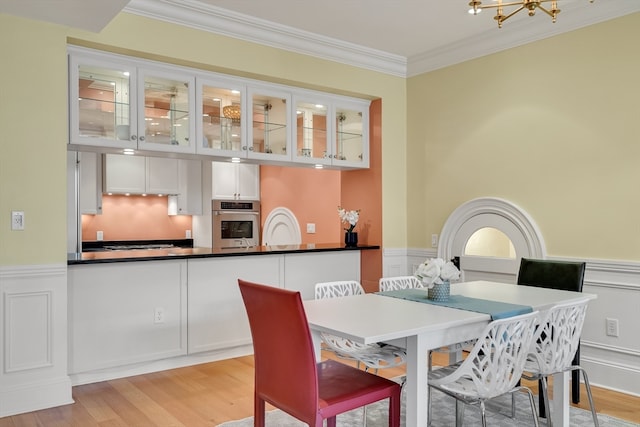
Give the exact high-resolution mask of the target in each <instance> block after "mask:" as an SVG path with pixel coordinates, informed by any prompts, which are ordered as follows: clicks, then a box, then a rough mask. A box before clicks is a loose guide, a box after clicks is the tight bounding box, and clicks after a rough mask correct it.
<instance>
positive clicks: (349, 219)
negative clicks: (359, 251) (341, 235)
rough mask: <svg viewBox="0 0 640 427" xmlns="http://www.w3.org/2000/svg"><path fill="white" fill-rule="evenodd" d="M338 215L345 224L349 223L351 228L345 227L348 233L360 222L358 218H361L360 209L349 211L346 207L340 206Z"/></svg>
mask: <svg viewBox="0 0 640 427" xmlns="http://www.w3.org/2000/svg"><path fill="white" fill-rule="evenodd" d="M338 216H339V217H340V220H341V221H342V223H343V224H348V225H349V228H345V229H344V230H345V231H346V232H347V233H352V232H353V229H354V228H355V226H356V224H358V220H359V219H360V209H357V210H352V211H348V210H346V209H343V208H341V207H340V206H338Z"/></svg>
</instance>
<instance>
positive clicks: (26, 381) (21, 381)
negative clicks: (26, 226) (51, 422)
mask: <svg viewBox="0 0 640 427" xmlns="http://www.w3.org/2000/svg"><path fill="white" fill-rule="evenodd" d="M0 298H1V302H0V306H1V307H2V314H1V315H0V343H1V345H2V349H1V351H0V367H1V371H0V384H1V385H2V386H0V417H4V416H9V415H13V414H19V413H23V412H30V411H35V410H38V409H44V408H49V407H53V406H59V405H65V404H68V403H72V402H73V399H72V397H71V381H70V379H69V377H68V375H67V266H66V264H61V265H57V264H56V265H29V266H6V267H0Z"/></svg>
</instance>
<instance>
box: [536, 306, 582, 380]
mask: <svg viewBox="0 0 640 427" xmlns="http://www.w3.org/2000/svg"><path fill="white" fill-rule="evenodd" d="M587 303H588V301H587V300H586V299H585V300H584V301H581V302H579V303H567V304H558V305H556V306H554V307H552V308H551V309H549V311H548V312H547V314H546V316H545V318H544V319H543V320H542V322H541V323H540V324H539V325H538V330H537V331H536V336H535V337H534V341H533V343H532V346H531V356H533V357H535V358H536V359H537V361H538V368H539V370H540V373H541V374H542V375H550V374H553V373H556V372H561V371H563V370H565V369H567V368H569V367H570V366H572V364H573V358H574V355H575V353H576V351H577V350H578V346H579V345H580V334H581V333H582V326H583V325H584V319H585V317H586V314H587Z"/></svg>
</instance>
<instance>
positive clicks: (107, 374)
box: [70, 345, 253, 386]
mask: <svg viewBox="0 0 640 427" xmlns="http://www.w3.org/2000/svg"><path fill="white" fill-rule="evenodd" d="M250 354H253V346H252V345H244V346H240V347H233V348H227V349H221V350H216V351H209V352H204V353H198V354H190V355H186V356H178V357H172V358H169V359H162V360H156V361H153V362H145V363H137V364H132V365H125V366H118V367H115V368H108V369H100V370H96V371H91V372H81V373H77V374H71V375H70V377H71V384H72V385H74V386H76V385H82V384H91V383H96V382H100V381H109V380H113V379H116V378H125V377H131V376H134V375H142V374H149V373H152V372H159V371H166V370H168V369H177V368H183V367H185V366H192V365H198V364H200V363H209V362H216V361H218V360H225V359H232V358H234V357H242V356H247V355H250Z"/></svg>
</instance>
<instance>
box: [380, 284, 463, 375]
mask: <svg viewBox="0 0 640 427" xmlns="http://www.w3.org/2000/svg"><path fill="white" fill-rule="evenodd" d="M424 287H425V285H424V283H423V282H422V281H421V280H420V279H418V278H417V277H416V276H393V277H381V278H380V280H379V281H378V289H379V291H380V292H387V291H398V290H402V289H421V288H424ZM473 343H474V341H473V340H472V341H464V342H460V343H455V344H452V345H449V346H446V347H440V348H436V349H433V350H431V351H430V352H429V359H428V361H427V363H428V366H429V370H431V369H432V367H433V353H445V354H449V355H451V354H453V353H460V352H462V351H463V350H466V349H469V348H471V347H472V346H473Z"/></svg>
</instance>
